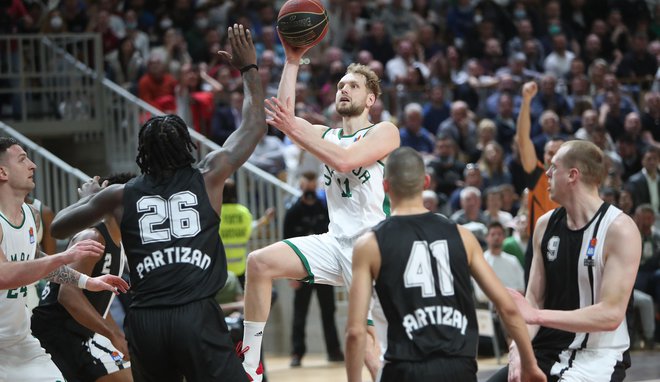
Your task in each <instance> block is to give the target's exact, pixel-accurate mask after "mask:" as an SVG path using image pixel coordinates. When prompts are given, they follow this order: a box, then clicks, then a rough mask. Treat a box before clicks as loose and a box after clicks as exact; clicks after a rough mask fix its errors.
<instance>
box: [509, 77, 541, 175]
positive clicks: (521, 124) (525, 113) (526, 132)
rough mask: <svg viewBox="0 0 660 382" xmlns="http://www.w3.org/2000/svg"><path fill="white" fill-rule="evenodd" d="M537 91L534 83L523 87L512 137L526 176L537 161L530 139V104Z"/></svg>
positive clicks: (528, 83) (532, 169)
mask: <svg viewBox="0 0 660 382" xmlns="http://www.w3.org/2000/svg"><path fill="white" fill-rule="evenodd" d="M537 91H538V85H537V84H536V82H533V81H532V82H527V83H526V84H525V85H523V89H522V103H521V104H520V112H519V113H518V122H517V123H516V135H515V136H514V140H515V142H516V144H517V145H518V150H519V152H520V162H521V163H522V166H523V169H524V170H525V172H526V173H528V174H529V173H531V172H532V171H534V169H535V168H536V163H537V161H538V159H537V157H536V150H535V149H534V144H533V143H532V138H531V137H530V134H531V116H530V107H531V106H530V104H531V103H532V98H534V96H535V95H536V92H537Z"/></svg>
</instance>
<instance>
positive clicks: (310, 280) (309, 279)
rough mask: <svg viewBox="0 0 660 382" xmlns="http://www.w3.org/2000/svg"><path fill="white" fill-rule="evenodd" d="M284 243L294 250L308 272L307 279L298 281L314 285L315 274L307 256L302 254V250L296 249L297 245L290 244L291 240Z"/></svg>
mask: <svg viewBox="0 0 660 382" xmlns="http://www.w3.org/2000/svg"><path fill="white" fill-rule="evenodd" d="M282 242H283V243H284V244H286V245H288V246H289V247H291V249H293V252H295V253H296V255H298V257H299V258H300V261H302V263H303V266H304V267H305V270H306V271H307V277H305V278H304V279H300V280H298V281H302V282H307V283H309V284H314V274H313V273H312V270H311V269H310V268H309V262H308V261H307V258H306V257H305V255H303V253H302V252H300V249H298V247H296V245H295V244H293V243H292V242H290V241H289V240H282Z"/></svg>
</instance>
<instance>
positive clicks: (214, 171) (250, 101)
mask: <svg viewBox="0 0 660 382" xmlns="http://www.w3.org/2000/svg"><path fill="white" fill-rule="evenodd" d="M227 33H228V36H229V43H230V45H231V49H232V52H231V54H230V53H228V52H223V51H221V52H218V54H220V55H221V56H223V57H225V58H226V59H228V60H230V62H231V63H232V65H233V66H234V67H236V68H237V69H239V70H240V71H241V76H242V78H243V85H244V93H245V97H244V99H243V110H242V116H243V121H242V122H241V125H240V127H239V128H238V129H237V130H236V131H234V132H233V133H232V134H231V135H230V136H229V138H227V141H225V144H224V146H223V147H222V149H220V150H217V151H214V152H212V153H210V154H208V156H207V157H206V158H205V160H204V162H203V164H202V171H203V172H204V173H205V176H204V177H205V179H206V181H207V182H209V181H211V183H217V182H224V180H225V179H227V178H228V177H229V176H230V175H231V174H232V173H233V172H234V171H236V170H237V169H238V168H239V167H241V166H242V165H243V163H245V161H246V160H247V159H248V158H249V157H250V155H251V154H252V152H253V151H254V148H255V147H256V146H257V143H259V141H260V140H261V138H262V137H263V136H264V135H265V134H266V131H267V125H266V123H265V122H264V121H265V119H266V115H265V113H264V94H263V87H262V86H261V78H260V77H259V72H258V68H257V56H256V52H255V48H254V43H253V41H252V34H251V33H250V31H249V30H248V29H246V28H245V27H243V25H239V24H234V26H233V27H229V29H228V32H227ZM207 191H209V188H208V187H207ZM220 193H222V192H221V191H220ZM209 196H211V197H212V198H211V199H212V200H216V199H215V198H213V196H214V194H213V193H212V194H209ZM219 200H221V199H219Z"/></svg>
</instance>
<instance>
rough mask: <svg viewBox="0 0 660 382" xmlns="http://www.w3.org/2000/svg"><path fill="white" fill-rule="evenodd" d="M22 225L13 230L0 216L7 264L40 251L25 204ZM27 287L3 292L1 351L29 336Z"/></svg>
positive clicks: (0, 244)
mask: <svg viewBox="0 0 660 382" xmlns="http://www.w3.org/2000/svg"><path fill="white" fill-rule="evenodd" d="M21 208H22V209H23V222H22V223H21V224H19V225H18V226H14V225H12V224H11V223H9V221H8V220H7V218H6V217H5V216H4V215H3V214H2V213H0V226H2V234H3V235H2V242H1V243H0V247H1V248H2V251H3V252H4V253H5V256H6V257H7V261H28V260H33V259H34V254H35V251H36V249H37V228H36V223H35V221H34V216H33V215H32V210H31V209H30V207H29V206H28V205H27V204H25V203H23V205H22V206H21ZM27 295H28V288H27V286H22V287H18V288H15V289H9V290H0V312H2V314H0V348H4V347H8V346H11V345H13V344H15V343H17V342H18V341H20V340H21V339H23V338H24V337H25V336H27V335H28V334H29V333H30V329H29V325H30V316H29V312H28V310H27V307H26V306H25V305H26V301H27V299H26V298H27Z"/></svg>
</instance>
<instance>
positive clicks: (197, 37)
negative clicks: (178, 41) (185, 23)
mask: <svg viewBox="0 0 660 382" xmlns="http://www.w3.org/2000/svg"><path fill="white" fill-rule="evenodd" d="M209 27H211V24H210V23H209V17H208V13H207V12H206V10H203V9H198V10H197V11H196V12H195V23H194V26H193V27H192V28H189V29H188V30H186V31H185V32H184V35H183V37H184V38H185V39H186V43H187V44H188V53H189V54H190V57H192V59H193V62H200V61H205V58H206V51H207V50H208V48H207V46H206V39H205V38H204V35H205V34H206V31H207V29H208V28H209Z"/></svg>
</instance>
